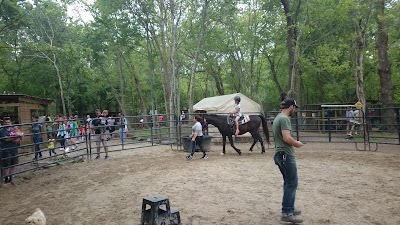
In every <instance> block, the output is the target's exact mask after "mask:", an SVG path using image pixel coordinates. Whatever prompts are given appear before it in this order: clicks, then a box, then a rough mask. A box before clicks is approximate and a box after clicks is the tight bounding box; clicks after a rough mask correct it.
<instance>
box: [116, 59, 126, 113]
mask: <svg viewBox="0 0 400 225" xmlns="http://www.w3.org/2000/svg"><path fill="white" fill-rule="evenodd" d="M116 57H117V65H118V78H119V89H120V90H119V96H120V97H121V101H120V103H121V104H120V107H121V111H122V113H123V114H124V115H126V111H125V85H124V83H125V79H124V74H123V73H122V62H121V60H122V59H121V58H122V57H123V55H122V53H121V52H120V51H117V52H116Z"/></svg>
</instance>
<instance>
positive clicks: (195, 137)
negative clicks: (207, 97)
mask: <svg viewBox="0 0 400 225" xmlns="http://www.w3.org/2000/svg"><path fill="white" fill-rule="evenodd" d="M193 121H194V122H195V123H194V125H193V127H192V135H191V137H192V142H191V144H190V147H191V148H190V149H191V153H190V154H189V155H188V156H187V157H186V158H187V159H188V160H192V159H193V155H194V153H195V152H196V145H198V146H199V147H200V149H201V151H202V152H203V156H202V157H201V158H202V159H207V158H208V156H207V153H206V151H205V150H204V149H203V126H202V125H201V123H200V121H201V117H200V116H195V117H194V119H193Z"/></svg>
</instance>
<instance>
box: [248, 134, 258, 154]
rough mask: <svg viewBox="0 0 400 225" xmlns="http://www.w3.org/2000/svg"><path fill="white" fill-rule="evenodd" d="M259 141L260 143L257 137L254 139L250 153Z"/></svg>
mask: <svg viewBox="0 0 400 225" xmlns="http://www.w3.org/2000/svg"><path fill="white" fill-rule="evenodd" d="M257 141H258V139H256V138H255V137H253V144H252V145H251V147H250V149H249V151H250V152H252V151H253V147H254V145H256V143H257Z"/></svg>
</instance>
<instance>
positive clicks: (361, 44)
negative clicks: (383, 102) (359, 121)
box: [355, 0, 373, 110]
mask: <svg viewBox="0 0 400 225" xmlns="http://www.w3.org/2000/svg"><path fill="white" fill-rule="evenodd" d="M372 7H373V0H371V1H370V6H369V12H368V15H367V19H366V22H365V24H363V20H362V19H361V18H359V19H356V20H355V23H356V24H355V28H356V29H355V31H356V35H357V37H358V40H357V44H356V54H355V55H356V70H355V76H356V84H357V88H356V94H357V99H358V101H359V102H361V103H362V104H363V110H365V107H366V101H365V92H364V51H365V35H366V30H367V28H368V25H369V22H370V19H371V15H372ZM359 13H360V12H359V11H356V16H357V15H358V14H359ZM356 18H357V17H356Z"/></svg>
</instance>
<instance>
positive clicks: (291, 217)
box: [281, 213, 303, 224]
mask: <svg viewBox="0 0 400 225" xmlns="http://www.w3.org/2000/svg"><path fill="white" fill-rule="evenodd" d="M281 221H283V222H289V223H295V224H296V223H302V222H303V219H301V217H300V216H295V215H294V214H293V213H291V214H289V215H286V216H282V217H281Z"/></svg>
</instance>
